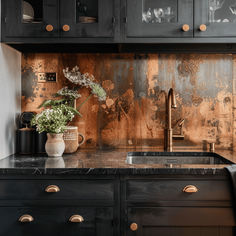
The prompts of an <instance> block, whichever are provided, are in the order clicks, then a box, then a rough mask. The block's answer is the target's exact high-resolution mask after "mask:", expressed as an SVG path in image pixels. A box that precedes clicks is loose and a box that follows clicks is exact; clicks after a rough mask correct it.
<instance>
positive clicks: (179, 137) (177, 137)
mask: <svg viewBox="0 0 236 236" xmlns="http://www.w3.org/2000/svg"><path fill="white" fill-rule="evenodd" d="M184 121H185V119H182V118H181V119H179V120H178V121H177V122H176V124H175V126H174V128H175V127H176V126H178V127H180V134H173V139H175V140H178V139H184V132H183V125H184Z"/></svg>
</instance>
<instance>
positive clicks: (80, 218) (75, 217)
mask: <svg viewBox="0 0 236 236" xmlns="http://www.w3.org/2000/svg"><path fill="white" fill-rule="evenodd" d="M69 221H70V222H72V223H82V222H83V221H84V218H83V216H80V215H73V216H71V217H70V219H69Z"/></svg>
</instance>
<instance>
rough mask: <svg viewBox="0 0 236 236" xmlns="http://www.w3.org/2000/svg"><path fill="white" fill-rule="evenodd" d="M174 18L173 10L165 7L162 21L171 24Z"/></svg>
mask: <svg viewBox="0 0 236 236" xmlns="http://www.w3.org/2000/svg"><path fill="white" fill-rule="evenodd" d="M173 17H174V10H173V8H172V7H166V8H164V19H165V20H166V22H168V23H169V22H171V20H172V19H173Z"/></svg>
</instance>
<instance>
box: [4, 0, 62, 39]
mask: <svg viewBox="0 0 236 236" xmlns="http://www.w3.org/2000/svg"><path fill="white" fill-rule="evenodd" d="M34 3H35V5H34ZM37 3H38V4H37ZM25 4H27V5H26V7H27V8H28V9H32V10H29V12H32V11H33V13H32V15H33V16H34V17H33V18H30V17H32V15H26V14H24V13H25V10H23V8H24V6H25ZM58 8H59V6H58V0H39V1H33V0H26V1H23V0H5V1H3V11H4V12H3V15H4V17H5V24H3V26H4V36H5V37H28V38H29V37H30V38H41V37H46V38H47V37H58V36H59V31H58V20H59V18H58ZM26 13H27V11H26ZM24 17H25V18H24ZM47 25H51V26H52V27H53V28H50V31H47V30H46V26H47Z"/></svg>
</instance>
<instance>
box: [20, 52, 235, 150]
mask: <svg viewBox="0 0 236 236" xmlns="http://www.w3.org/2000/svg"><path fill="white" fill-rule="evenodd" d="M75 65H78V66H79V67H80V70H81V72H82V73H85V72H89V73H91V74H93V75H94V76H95V78H96V80H97V81H98V82H100V83H101V84H102V85H103V87H104V88H105V90H106V92H107V95H108V97H107V100H106V102H105V103H102V104H100V103H99V102H98V101H97V99H95V98H94V99H91V100H89V102H88V103H86V104H85V105H84V106H83V107H82V109H81V113H82V114H83V118H76V119H75V120H74V121H73V124H75V125H77V126H78V127H79V131H80V133H82V134H84V136H85V139H86V141H85V143H84V144H83V145H82V146H81V148H103V149H105V148H129V147H130V148H135V147H138V148H140V147H161V146H163V141H164V138H163V137H164V127H165V113H166V109H165V97H164V96H163V93H162V92H161V91H162V90H165V91H168V90H169V88H171V87H172V88H173V89H174V90H175V92H176V96H177V108H176V109H175V110H173V115H172V117H173V119H172V120H173V123H172V126H175V124H176V122H177V121H178V120H180V119H185V122H184V126H183V131H184V136H185V139H184V140H178V141H175V142H174V146H175V147H176V146H181V147H183V146H186V147H193V146H194V147H203V145H204V144H205V143H206V142H215V143H216V148H222V149H233V148H234V149H235V148H236V139H235V138H236V136H235V134H236V132H235V128H236V117H235V115H236V113H235V111H236V70H235V69H236V56H235V55H231V54H228V55H226V54H222V55H218V54H217V55H216V54H212V55H206V54H191V55H189V54H139V55H137V54H38V53H37V54H24V55H23V57H22V111H35V112H38V111H39V110H38V109H37V107H38V106H39V104H41V102H42V101H43V100H45V99H49V98H51V95H52V94H53V93H55V92H57V90H59V89H60V88H62V87H63V86H66V85H68V83H69V82H68V81H67V79H66V78H65V77H64V76H63V72H62V69H63V68H66V67H70V68H72V67H74V66H75ZM38 72H57V83H38V82H37V73H38ZM81 93H82V94H84V95H87V93H88V91H87V90H82V92H81ZM78 102H79V101H78ZM179 132H180V131H179V129H178V127H177V128H175V129H174V133H179Z"/></svg>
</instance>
